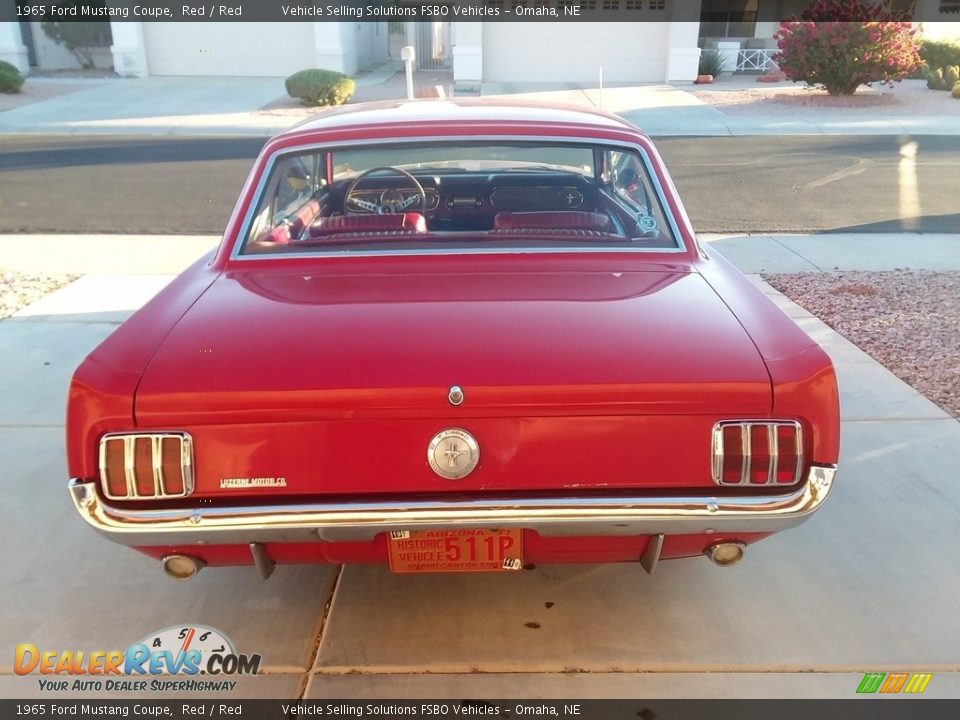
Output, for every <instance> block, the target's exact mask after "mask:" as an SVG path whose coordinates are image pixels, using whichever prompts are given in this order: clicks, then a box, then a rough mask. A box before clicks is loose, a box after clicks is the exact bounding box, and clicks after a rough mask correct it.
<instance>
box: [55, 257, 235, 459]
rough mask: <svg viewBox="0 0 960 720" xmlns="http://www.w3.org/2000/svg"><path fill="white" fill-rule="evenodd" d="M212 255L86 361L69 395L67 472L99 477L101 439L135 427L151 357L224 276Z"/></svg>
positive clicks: (71, 386) (144, 308)
mask: <svg viewBox="0 0 960 720" xmlns="http://www.w3.org/2000/svg"><path fill="white" fill-rule="evenodd" d="M212 257H213V253H212V252H211V253H208V254H207V255H204V256H203V257H202V258H200V259H199V260H197V262H195V263H194V264H193V265H192V266H191V267H190V268H188V269H187V270H186V271H184V272H183V274H181V275H179V276H178V277H177V278H175V279H174V280H173V281H172V282H171V283H170V284H169V285H167V286H166V287H165V288H164V289H163V290H161V291H160V292H159V293H158V294H157V295H156V296H155V297H154V298H153V299H152V300H150V301H149V302H148V303H147V304H146V305H144V306H143V307H142V308H141V309H140V310H138V311H137V312H136V313H134V314H133V316H132V317H131V318H129V319H128V320H127V321H126V322H124V323H123V324H122V325H120V327H118V328H117V329H116V330H115V331H114V332H113V334H111V335H110V336H109V337H108V338H107V339H106V340H104V341H103V342H102V343H100V345H98V346H97V347H96V348H94V349H93V351H92V352H91V353H90V354H89V355H88V356H87V357H86V359H85V360H84V361H83V362H82V363H81V364H80V366H79V367H78V368H77V370H76V371H75V372H74V374H73V378H72V379H71V381H70V389H69V392H68V396H67V469H68V472H69V473H70V477H95V476H96V475H97V473H98V471H99V470H98V457H97V448H98V442H99V439H100V436H101V435H103V434H104V433H107V432H112V431H129V430H131V429H133V428H135V427H136V421H135V418H134V416H133V407H134V397H135V394H136V389H137V385H138V383H139V382H140V378H141V377H142V375H143V371H144V369H145V368H146V366H147V364H148V363H149V362H150V358H151V357H153V354H154V353H155V352H156V351H157V348H158V347H160V344H161V343H162V342H163V339H164V338H165V337H166V336H167V334H168V333H169V332H170V330H171V329H172V328H173V327H174V326H175V325H176V324H177V321H178V320H180V318H181V317H183V315H184V313H185V312H186V311H187V310H188V309H190V306H191V305H193V303H194V302H196V301H197V299H198V298H199V297H200V296H201V295H202V294H203V292H204V291H205V290H206V289H207V288H208V287H210V285H211V283H213V281H214V280H215V279H216V277H217V275H218V274H219V273H218V272H217V271H216V270H215V269H214V268H213V267H212V265H211V259H212Z"/></svg>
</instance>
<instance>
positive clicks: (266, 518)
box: [69, 466, 837, 547]
mask: <svg viewBox="0 0 960 720" xmlns="http://www.w3.org/2000/svg"><path fill="white" fill-rule="evenodd" d="M836 472H837V469H836V467H835V466H815V467H812V468H811V469H810V471H809V472H808V473H807V477H806V480H805V482H804V483H803V485H801V486H800V487H799V488H797V489H795V490H792V491H791V492H790V493H788V494H782V495H757V496H746V497H717V496H709V495H702V496H700V495H697V496H686V497H677V496H673V497H655V496H642V495H625V496H619V497H604V498H591V497H577V496H575V495H572V496H569V497H563V498H549V499H543V498H531V499H525V498H521V499H516V498H509V499H508V498H495V497H491V498H483V499H473V500H447V501H443V500H430V501H415V502H404V501H393V502H370V503H357V502H353V503H309V504H299V505H258V506H248V507H233V508H217V507H204V508H196V509H170V510H128V509H126V508H118V507H114V506H112V505H108V504H107V503H105V502H104V501H103V499H102V498H101V497H100V496H99V495H98V493H97V490H96V487H95V484H94V483H92V482H82V481H78V480H71V481H70V484H69V489H70V497H71V498H73V502H74V505H76V508H77V512H79V513H80V515H81V516H82V517H83V519H84V520H86V521H87V522H88V523H89V524H90V525H92V526H93V528H94V529H95V530H97V531H98V532H99V533H101V534H102V535H105V536H106V537H108V538H110V539H111V540H114V541H115V542H119V543H122V544H124V545H135V546H141V547H143V546H172V545H177V546H184V545H188V544H210V545H229V544H236V543H242V544H247V543H275V542H316V541H317V540H326V541H333V542H336V541H357V540H370V539H372V538H373V537H374V536H376V535H377V534H378V533H383V532H389V531H391V530H430V529H450V528H457V527H469V528H499V527H521V528H527V529H530V530H535V531H536V532H538V533H540V534H541V535H544V536H578V535H579V536H598V535H656V534H661V533H662V534H664V535H685V534H700V533H713V534H731V533H753V532H776V531H779V530H785V529H787V528H790V527H793V526H795V525H799V524H800V523H801V522H803V521H804V520H806V519H807V518H808V517H809V516H810V515H812V514H813V513H814V512H815V511H816V510H817V508H819V507H820V506H821V505H822V504H823V502H824V500H826V498H827V495H828V494H829V493H830V489H831V488H832V487H833V481H834V477H835V476H836Z"/></svg>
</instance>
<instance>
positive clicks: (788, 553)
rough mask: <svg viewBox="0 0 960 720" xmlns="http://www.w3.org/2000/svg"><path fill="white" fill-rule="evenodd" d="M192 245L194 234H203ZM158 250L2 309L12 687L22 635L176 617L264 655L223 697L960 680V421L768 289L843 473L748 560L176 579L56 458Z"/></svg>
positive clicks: (736, 690)
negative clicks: (122, 540)
mask: <svg viewBox="0 0 960 720" xmlns="http://www.w3.org/2000/svg"><path fill="white" fill-rule="evenodd" d="M51 242H52V241H51ZM193 242H194V243H195V244H194V245H190V244H189V242H188V243H187V244H186V245H181V246H180V250H179V252H180V253H181V254H182V255H184V256H186V255H188V254H190V253H189V252H188V250H189V249H190V248H192V249H193V251H194V254H198V253H199V252H200V250H201V249H202V248H203V247H205V246H206V245H208V244H209V242H210V239H209V238H197V239H195V240H194V241H193ZM104 243H108V241H106V240H105V241H104ZM728 244H729V248H730V249H731V250H732V251H733V252H731V257H735V256H737V255H738V253H741V254H743V255H744V256H745V257H749V256H750V254H749V253H747V252H744V247H743V240H742V239H732V240H730V241H729V243H728ZM713 246H714V247H716V248H719V249H721V250H723V248H724V242H723V241H717V242H716V243H714V244H713ZM0 247H2V246H0ZM107 255H109V253H107ZM178 258H179V256H178ZM161 260H162V252H160V251H159V250H158V251H157V260H156V262H155V263H152V264H151V262H150V261H149V259H145V258H144V256H143V255H142V253H141V255H140V262H139V263H138V264H139V267H133V269H134V270H138V271H140V272H138V273H136V274H121V271H120V270H119V269H117V268H115V269H116V273H115V274H111V275H87V276H84V277H83V278H81V279H80V280H78V281H77V282H75V283H74V284H72V285H71V286H68V287H66V288H64V289H62V290H60V291H58V292H57V293H54V294H53V295H50V296H48V297H47V298H45V299H44V300H41V301H40V302H39V303H36V304H35V305H33V306H31V307H30V308H28V309H27V310H26V311H23V312H21V313H20V314H19V315H18V316H16V317H14V318H9V319H7V320H3V321H2V322H0V453H2V457H3V458H4V459H5V468H4V469H5V477H4V482H3V484H2V486H0V540H2V542H3V546H4V547H5V548H6V558H5V560H4V562H3V569H4V576H5V578H4V579H5V582H4V583H2V585H0V607H3V608H4V612H3V613H0V697H20V698H28V697H37V696H38V695H40V692H39V690H38V685H37V679H38V676H30V677H19V676H16V675H14V674H13V670H12V663H13V648H14V646H15V645H16V644H17V643H22V642H31V643H34V644H36V645H38V646H39V647H41V649H58V650H64V649H84V650H93V649H104V648H106V649H110V648H117V647H126V646H127V645H128V644H130V643H132V642H135V641H138V640H140V639H141V638H143V637H144V636H146V635H147V634H148V633H150V632H151V631H154V630H157V629H160V628H164V627H168V626H172V625H177V624H182V623H201V624H206V625H210V626H212V627H215V628H218V629H220V630H222V631H223V632H225V633H226V634H227V635H228V636H230V637H231V638H232V639H233V641H234V643H235V644H236V646H237V648H238V650H239V651H241V652H248V653H250V652H258V653H261V654H262V655H263V661H264V666H265V667H264V668H263V672H262V674H261V675H259V676H257V677H252V678H247V679H245V680H242V681H241V683H240V685H239V686H238V688H237V690H236V692H234V693H232V694H228V696H230V697H237V696H244V697H296V696H301V697H303V696H306V697H312V698H323V697H365V696H379V697H385V698H386V697H391V698H402V697H421V696H434V697H450V698H463V697H491V698H492V697H501V698H502V697H531V698H532V697H660V698H670V697H689V696H704V697H706V696H713V697H770V698H780V697H785V696H787V697H790V696H795V697H838V698H849V697H853V696H854V692H855V689H856V686H857V684H858V683H859V680H860V677H861V675H862V673H864V672H866V671H881V672H891V671H920V670H924V671H929V672H934V673H935V677H934V678H933V680H932V682H931V683H930V685H929V687H928V689H927V691H926V693H925V696H926V697H931V696H932V697H957V696H960V642H958V640H960V619H958V616H957V609H956V598H957V597H958V595H960V572H958V571H960V563H958V561H957V556H956V552H955V547H954V543H955V541H956V538H957V531H958V528H960V484H958V483H957V471H956V468H957V467H960V423H958V422H957V420H956V419H953V418H951V417H949V416H948V415H947V414H945V413H944V412H943V411H941V410H939V409H938V408H937V407H936V406H934V405H933V404H932V403H930V402H929V401H927V400H926V399H925V398H924V397H923V396H921V395H920V394H919V393H917V392H916V391H914V390H913V389H912V388H910V387H909V386H907V385H905V384H904V383H902V382H901V381H900V380H898V379H896V378H895V377H894V376H893V375H891V374H890V373H889V372H887V371H886V370H885V369H884V368H882V367H881V366H879V365H878V364H877V363H875V362H874V361H873V360H871V359H870V358H869V357H868V356H866V355H865V354H864V353H862V352H861V351H860V350H858V349H857V348H856V347H854V346H853V345H851V344H850V343H848V342H847V341H846V340H844V339H843V338H842V337H840V336H838V335H837V334H836V333H834V332H833V331H832V330H830V329H829V328H828V327H826V326H825V325H823V324H822V323H821V322H820V321H819V320H817V319H816V318H813V317H811V316H810V315H809V314H808V313H806V312H805V311H804V310H802V309H801V308H799V307H797V306H796V305H793V304H792V303H790V302H789V301H788V300H787V299H786V298H784V297H783V296H781V295H779V294H778V293H776V291H774V290H773V289H771V288H769V287H768V286H767V287H766V291H767V292H768V293H769V294H770V295H771V296H773V297H774V298H775V300H776V301H777V302H778V303H780V304H781V305H782V306H783V307H784V309H785V310H786V311H787V312H788V313H789V314H790V315H791V316H792V317H794V318H795V319H796V321H797V322H798V323H799V324H800V325H801V326H802V327H803V328H804V329H805V330H807V331H808V332H809V333H811V335H813V337H815V338H816V339H817V340H818V341H819V342H820V343H822V344H823V346H824V347H825V348H826V349H827V351H828V352H829V353H830V354H831V355H832V357H833V358H834V361H835V362H836V364H837V368H838V371H839V376H840V383H841V393H842V408H843V455H842V464H841V474H840V477H839V483H838V485H837V487H836V489H835V491H834V495H833V496H832V497H831V499H830V501H829V502H828V504H827V505H826V507H825V508H824V509H823V510H822V511H821V512H820V513H819V514H818V515H817V516H815V517H814V518H813V519H812V520H811V521H809V522H808V523H806V524H804V525H803V526H801V527H800V528H798V529H796V530H793V531H789V532H786V533H783V534H781V535H779V536H777V537H774V538H771V539H769V540H767V541H765V542H763V543H761V544H759V545H757V546H755V547H753V548H751V549H749V550H748V552H747V555H746V558H745V560H744V562H743V563H742V564H740V565H739V566H737V567H734V568H730V569H724V570H721V569H718V568H715V567H713V566H712V565H711V564H710V563H709V562H708V561H706V560H705V559H689V560H680V561H674V562H669V563H663V564H661V565H660V567H659V568H658V569H657V573H656V575H654V576H653V577H650V576H647V575H646V574H645V573H643V571H642V570H641V569H640V567H639V566H638V565H616V566H542V567H537V568H536V569H535V570H532V571H528V572H523V573H519V574H516V575H514V574H510V575H494V576H491V575H463V576H460V575H446V576H430V575H425V576H394V575H391V574H390V572H389V571H388V570H386V569H385V568H382V567H368V566H347V567H342V568H341V567H290V566H287V567H280V568H278V569H277V571H276V573H275V574H274V576H273V577H272V578H271V579H270V580H269V581H268V582H266V583H264V582H262V581H261V580H260V579H259V577H258V575H257V573H256V572H255V571H254V570H253V569H252V568H232V569H216V570H208V571H205V572H202V573H201V574H200V575H199V576H198V577H197V578H195V579H194V580H192V581H189V582H186V583H176V582H174V581H171V580H169V579H168V578H167V577H166V576H164V575H163V574H162V572H161V571H160V568H159V564H158V563H156V562H155V561H152V560H149V559H147V558H146V557H143V556H140V555H138V554H136V553H133V552H130V551H129V550H127V549H125V548H121V547H119V546H116V545H113V544H112V543H110V542H108V541H106V540H103V539H101V538H100V537H98V536H97V535H95V534H94V533H93V532H91V531H90V529H89V528H88V527H86V525H85V524H84V523H83V522H82V521H81V520H80V519H79V518H78V517H76V514H75V512H74V510H73V508H72V506H71V505H70V503H69V500H68V498H67V493H66V489H65V482H66V469H65V461H64V455H63V409H64V402H65V397H64V393H65V389H66V386H67V382H68V379H69V377H70V374H71V372H72V371H73V368H74V367H75V366H76V365H77V363H79V361H80V360H81V359H82V357H83V356H84V355H85V354H86V353H87V352H88V351H89V350H90V349H91V348H92V347H93V346H94V345H95V344H96V343H97V342H99V341H100V340H101V339H102V338H104V337H105V336H106V335H107V334H108V333H110V332H111V331H112V330H113V329H114V327H115V326H116V325H117V323H118V322H119V321H120V320H121V319H122V318H123V317H125V316H126V315H128V314H129V313H130V312H131V311H132V310H133V309H134V308H135V307H137V306H139V305H140V304H142V302H144V301H145V300H146V299H147V298H148V297H150V296H151V295H152V294H153V293H154V292H156V290H158V289H159V288H160V287H162V285H163V284H164V283H165V282H166V281H167V280H168V279H169V278H170V275H169V274H168V273H170V272H173V271H175V270H176V269H177V267H176V266H178V265H179V264H180V259H177V260H176V261H171V260H169V259H168V260H167V261H166V263H167V264H166V265H164V264H163V262H162V261H161ZM2 262H3V258H2V257H0V264H2ZM19 262H21V263H23V262H24V261H23V259H22V258H21V259H20V260H19ZM145 267H152V268H153V269H154V271H156V272H159V273H163V274H143V270H144V268H145ZM748 269H749V268H748ZM767 269H770V270H774V269H776V268H767ZM757 281H758V282H760V281H759V279H758V280H757ZM528 624H536V625H537V627H528V626H527V625H528ZM91 694H99V695H102V694H103V693H91ZM115 694H117V695H120V696H124V694H123V693H115ZM126 696H128V697H132V695H130V694H126ZM70 697H77V695H74V694H71V695H70Z"/></svg>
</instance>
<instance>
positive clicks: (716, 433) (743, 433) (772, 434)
mask: <svg viewBox="0 0 960 720" xmlns="http://www.w3.org/2000/svg"><path fill="white" fill-rule="evenodd" d="M731 426H735V427H739V428H740V441H741V443H742V446H741V452H742V455H743V462H742V465H741V470H740V480H739V481H738V482H724V480H723V430H724V428H727V427H731ZM755 427H765V428H766V430H767V449H768V451H769V453H770V462H769V464H768V466H767V481H766V482H763V483H755V482H750V470H751V465H752V454H753V453H752V447H751V434H752V432H753V428H755ZM780 427H791V428H793V429H794V437H795V438H796V454H797V468H796V470H795V471H794V473H793V480H791V481H790V482H788V483H787V482H777V459H778V457H779V454H780V440H779V438H778V437H777V428H780ZM710 453H711V463H710V465H711V474H712V476H713V482H714V483H715V484H716V485H722V486H723V487H744V486H750V487H763V486H768V485H772V486H779V487H787V486H790V485H796V484H797V483H798V482H800V479H801V478H802V477H803V463H804V456H803V426H802V425H800V423H799V422H797V421H796V420H721V421H720V422H718V423H716V424H714V426H713V431H712V433H711V450H710Z"/></svg>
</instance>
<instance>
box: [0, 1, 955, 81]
mask: <svg viewBox="0 0 960 720" xmlns="http://www.w3.org/2000/svg"><path fill="white" fill-rule="evenodd" d="M808 2H809V0H483V3H484V6H485V7H487V8H489V9H491V10H493V9H496V10H497V11H498V12H501V13H502V12H505V11H507V10H512V11H514V12H519V11H522V10H523V9H524V8H527V12H533V11H534V10H536V9H538V8H547V7H553V8H555V9H556V11H557V12H560V11H561V10H562V9H563V8H564V7H569V6H572V5H577V6H579V7H580V8H581V9H582V10H584V11H585V12H587V13H589V16H590V17H591V18H601V19H602V18H603V17H604V13H610V17H611V18H613V17H616V18H617V20H618V21H613V22H579V21H577V22H557V21H548V22H502V21H497V22H459V21H443V22H424V21H418V22H407V21H399V22H398V21H391V22H370V21H364V22H331V21H320V22H294V21H285V22H265V23H251V22H226V23H216V22H137V21H134V20H130V19H127V20H123V21H119V22H118V21H105V22H109V25H110V30H111V34H112V44H110V45H109V46H106V47H104V48H102V49H101V50H100V51H99V53H98V54H97V55H96V56H95V60H96V61H97V64H98V65H100V66H103V67H106V68H111V67H112V68H113V69H114V70H115V71H116V72H117V73H118V74H121V75H132V76H146V75H197V76H214V77H215V76H237V77H258V76H266V77H285V76H287V75H290V74H292V73H293V72H296V71H297V70H301V69H303V68H307V67H322V68H328V69H331V70H338V71H341V72H345V73H348V74H353V73H355V72H357V71H358V70H363V69H366V68H369V67H373V66H376V65H378V64H381V63H383V62H385V61H386V60H388V59H390V58H396V57H399V49H400V47H401V46H404V45H413V46H414V47H415V48H416V55H417V67H418V69H419V70H448V71H452V74H453V78H454V80H455V81H456V83H457V85H458V87H461V88H469V87H478V86H479V85H480V84H481V83H498V84H507V85H509V84H510V83H521V82H522V83H529V82H537V83H565V84H580V85H590V84H595V83H597V82H598V81H599V78H600V75H601V73H602V76H603V80H604V82H606V83H656V82H690V81H692V80H693V79H694V78H695V77H696V75H697V64H698V59H699V55H700V49H701V48H705V47H706V48H717V49H719V50H720V51H721V53H722V54H723V55H725V56H726V60H727V63H726V64H727V67H728V68H729V69H730V70H736V71H741V72H751V71H754V72H760V71H763V70H766V69H768V68H770V67H772V65H773V62H772V56H773V54H774V52H775V45H774V42H773V34H774V32H775V31H776V29H777V27H778V25H779V18H782V17H787V16H790V15H793V14H796V13H799V12H800V11H801V10H802V9H803V8H804V7H805V6H806V5H807V4H808ZM895 2H896V3H898V4H908V3H912V2H913V0H895ZM528 6H529V7H528ZM916 8H917V9H916V17H917V18H918V19H920V20H923V23H922V24H923V25H924V32H925V34H926V35H927V36H933V37H937V38H942V37H953V36H956V37H958V38H960V22H950V21H951V20H954V19H956V20H957V21H960V0H916ZM502 16H503V15H501V17H502ZM621 18H630V19H631V20H630V21H624V22H620V21H619V19H621ZM278 49H280V50H282V51H278ZM0 60H6V61H8V62H12V63H13V64H14V65H16V66H18V67H19V68H21V69H22V70H23V71H27V70H29V69H30V68H32V67H35V68H39V69H54V68H69V67H77V63H76V60H75V59H74V58H73V57H72V55H71V54H70V53H68V52H66V51H65V50H64V49H63V48H61V47H59V46H57V45H55V44H54V43H53V42H52V41H50V40H49V38H47V37H46V36H45V35H44V33H43V32H42V30H41V28H40V23H38V22H0Z"/></svg>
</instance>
